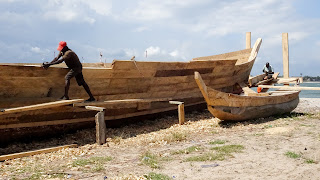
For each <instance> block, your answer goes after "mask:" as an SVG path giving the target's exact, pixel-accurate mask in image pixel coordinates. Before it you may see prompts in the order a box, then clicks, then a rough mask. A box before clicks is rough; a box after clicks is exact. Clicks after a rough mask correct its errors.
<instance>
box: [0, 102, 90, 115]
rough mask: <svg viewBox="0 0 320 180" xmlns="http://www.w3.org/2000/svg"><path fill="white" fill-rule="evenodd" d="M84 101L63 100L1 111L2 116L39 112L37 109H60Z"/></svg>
mask: <svg viewBox="0 0 320 180" xmlns="http://www.w3.org/2000/svg"><path fill="white" fill-rule="evenodd" d="M82 101H84V100H83V99H72V100H61V101H55V102H49V103H42V104H36V105H30V106H23V107H17V108H9V109H3V110H1V112H0V115H1V114H9V113H16V112H23V111H31V110H37V109H47V108H52V107H58V106H65V105H69V104H73V103H77V102H82Z"/></svg>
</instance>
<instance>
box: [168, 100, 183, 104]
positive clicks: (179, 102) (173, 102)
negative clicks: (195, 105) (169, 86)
mask: <svg viewBox="0 0 320 180" xmlns="http://www.w3.org/2000/svg"><path fill="white" fill-rule="evenodd" d="M169 103H170V104H177V105H180V104H183V102H181V101H169Z"/></svg>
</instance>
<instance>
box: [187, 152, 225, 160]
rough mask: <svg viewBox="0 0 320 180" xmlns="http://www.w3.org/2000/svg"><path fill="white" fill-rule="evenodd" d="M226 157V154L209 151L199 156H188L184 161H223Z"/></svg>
mask: <svg viewBox="0 0 320 180" xmlns="http://www.w3.org/2000/svg"><path fill="white" fill-rule="evenodd" d="M225 158H226V154H222V153H215V152H209V153H205V154H202V155H199V156H192V157H188V158H187V159H186V160H185V161H187V162H190V161H216V160H219V161H223V160H225Z"/></svg>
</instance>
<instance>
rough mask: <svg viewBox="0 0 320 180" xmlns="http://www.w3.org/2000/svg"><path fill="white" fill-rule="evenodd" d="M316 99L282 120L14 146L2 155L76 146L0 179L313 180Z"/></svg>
mask: <svg viewBox="0 0 320 180" xmlns="http://www.w3.org/2000/svg"><path fill="white" fill-rule="evenodd" d="M319 129H320V98H319V99H318V98H317V99H311V98H301V99H300V103H299V105H298V107H297V108H296V109H295V110H294V111H293V112H292V113H291V114H287V115H281V116H276V117H269V118H261V119H256V120H252V121H245V122H237V123H230V122H223V121H220V120H219V119H217V118H214V117H212V115H211V114H210V113H209V112H208V111H206V110H205V111H203V112H192V113H190V114H186V123H185V124H184V125H178V119H177V116H167V117H164V118H159V119H156V120H151V119H150V120H145V121H142V122H137V123H135V124H130V125H128V126H125V127H121V128H114V129H111V128H108V129H107V137H108V139H107V141H108V142H107V144H104V145H101V146H100V145H96V144H95V129H87V130H82V131H79V132H77V133H75V134H69V135H66V136H64V137H61V138H53V139H50V140H46V141H34V142H32V143H28V144H25V143H17V144H12V145H10V146H8V147H6V148H2V149H1V151H2V152H10V151H13V149H14V150H18V151H25V150H31V149H41V148H47V147H51V146H58V145H63V144H72V143H74V142H76V143H77V144H79V146H78V147H77V148H68V149H64V150H60V151H58V152H53V153H48V154H40V155H35V156H32V157H24V158H19V159H14V160H7V161H4V162H0V179H127V180H131V179H132V180H133V179H179V180H180V179H199V180H200V179H201V180H202V179H297V180H298V179H299V180H300V179H319V178H320V164H319V162H320V149H319V147H320V132H319Z"/></svg>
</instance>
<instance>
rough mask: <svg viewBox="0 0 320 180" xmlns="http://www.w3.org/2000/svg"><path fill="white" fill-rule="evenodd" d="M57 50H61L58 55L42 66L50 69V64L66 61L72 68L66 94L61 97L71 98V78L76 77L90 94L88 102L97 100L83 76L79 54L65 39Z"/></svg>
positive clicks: (67, 80)
mask: <svg viewBox="0 0 320 180" xmlns="http://www.w3.org/2000/svg"><path fill="white" fill-rule="evenodd" d="M57 50H58V51H60V52H59V54H58V56H57V57H55V58H54V59H53V60H52V61H51V62H50V63H49V62H45V63H43V64H42V67H43V68H44V69H48V68H49V66H51V65H54V64H60V63H62V62H63V61H64V62H65V63H66V65H67V66H68V68H69V69H70V71H69V72H68V73H67V75H66V76H65V87H64V90H65V91H64V95H63V96H62V97H61V98H60V99H62V100H68V99H69V95H68V91H69V87H70V79H71V78H73V77H75V78H76V80H77V83H78V85H79V86H83V88H84V89H85V90H86V92H87V93H88V95H89V97H90V98H89V99H88V100H86V101H87V102H90V101H95V98H94V97H93V95H92V93H91V91H90V88H89V86H88V84H87V83H86V81H85V80H84V78H83V74H82V64H81V62H80V60H79V58H78V56H77V54H76V53H75V52H73V51H72V50H71V49H69V48H68V46H67V43H66V42H64V41H61V42H60V43H59V46H58V48H57ZM60 57H62V58H61V59H60V60H59V58H60Z"/></svg>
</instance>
